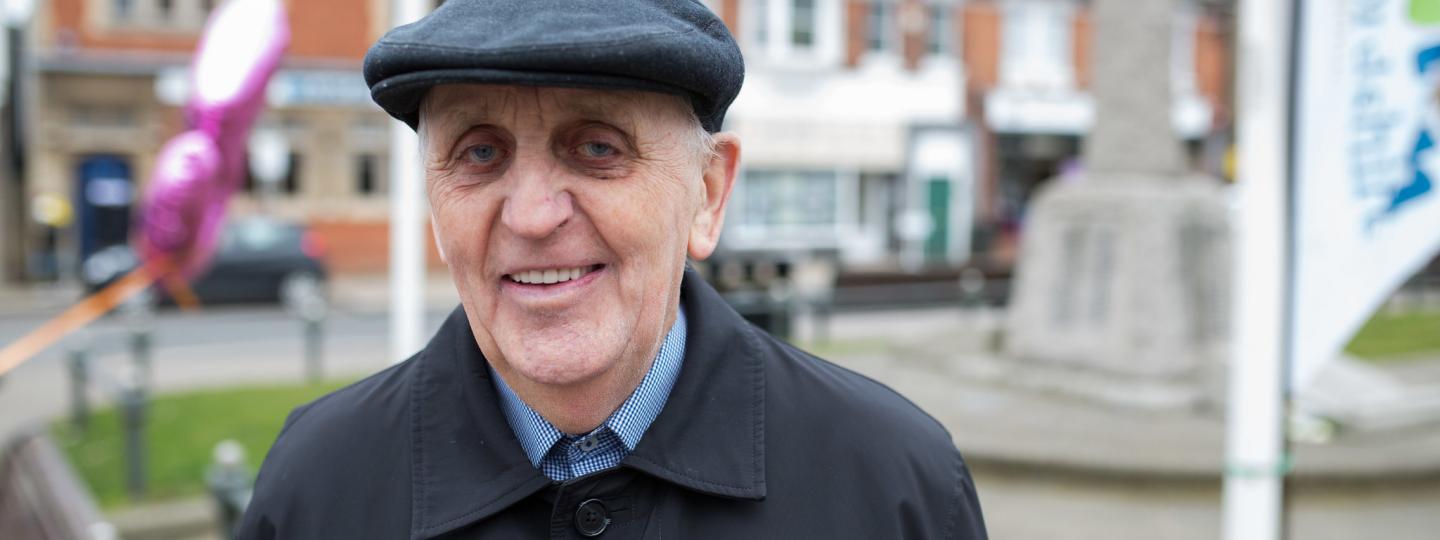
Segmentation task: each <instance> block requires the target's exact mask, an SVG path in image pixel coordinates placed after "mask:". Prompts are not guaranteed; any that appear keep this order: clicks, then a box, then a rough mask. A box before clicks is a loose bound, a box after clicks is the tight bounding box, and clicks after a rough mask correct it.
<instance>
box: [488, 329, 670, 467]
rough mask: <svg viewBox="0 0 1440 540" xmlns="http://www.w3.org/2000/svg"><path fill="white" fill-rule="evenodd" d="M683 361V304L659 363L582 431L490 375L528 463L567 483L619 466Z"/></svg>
mask: <svg viewBox="0 0 1440 540" xmlns="http://www.w3.org/2000/svg"><path fill="white" fill-rule="evenodd" d="M684 362H685V306H683V305H682V306H680V309H679V310H678V311H677V312H676V315H675V325H674V326H671V327H670V332H669V333H668V334H666V335H665V341H664V343H661V344H660V352H659V353H657V354H656V355H655V362H654V363H652V364H651V365H650V371H648V372H646V373H645V378H644V379H641V380H640V386H638V387H636V388H635V393H633V394H630V397H629V398H627V399H626V400H625V403H623V404H621V405H620V408H619V409H616V410H615V412H614V414H611V415H610V418H608V419H606V420H605V423H603V424H601V425H600V427H597V428H595V429H594V430H593V431H591V432H590V433H586V434H584V435H578V436H573V435H566V434H564V433H561V432H560V430H559V429H556V428H555V426H553V425H550V422H548V421H546V420H545V419H544V418H543V417H541V416H540V414H539V413H537V412H535V411H534V409H531V408H530V406H529V405H526V404H525V402H524V401H521V400H520V396H518V395H516V394H515V391H514V390H511V389H510V385H508V384H505V380H504V379H501V378H500V374H498V373H495V370H494V369H491V370H490V374H491V375H493V380H494V381H495V390H496V391H497V392H499V394H500V409H501V410H502V411H503V412H504V413H505V420H506V421H507V422H509V423H510V430H511V431H514V432H515V438H517V439H519V440H520V446H521V447H522V448H524V450H525V455H526V456H527V457H529V458H530V463H532V464H534V465H535V467H536V468H538V469H540V472H542V473H544V474H545V476H547V477H549V478H550V479H551V480H554V481H556V482H564V481H566V480H569V479H571V478H575V477H579V476H584V475H587V474H590V473H593V472H597V471H603V470H605V469H609V468H611V467H614V466H616V465H619V464H620V460H621V459H624V458H625V456H626V455H628V454H630V452H631V451H633V450H635V445H637V444H639V443H640V437H642V436H644V435H645V430H646V429H649V427H650V423H651V422H653V421H655V417H656V416H659V415H660V409H663V408H665V401H666V400H667V399H669V398H670V389H671V388H673V387H674V386H675V378H676V377H678V376H679V375H680V365H681V364H683V363H684Z"/></svg>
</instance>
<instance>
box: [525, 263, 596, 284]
mask: <svg viewBox="0 0 1440 540" xmlns="http://www.w3.org/2000/svg"><path fill="white" fill-rule="evenodd" d="M589 270H590V268H589V267H581V268H551V269H549V270H526V271H524V272H516V273H514V274H510V275H508V276H506V277H508V278H510V281H514V282H516V283H525V284H528V285H553V284H556V283H564V282H566V281H570V280H572V279H579V278H580V276H583V275H585V274H586V273H587V272H588V271H589Z"/></svg>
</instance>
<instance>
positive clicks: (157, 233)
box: [135, 0, 290, 278]
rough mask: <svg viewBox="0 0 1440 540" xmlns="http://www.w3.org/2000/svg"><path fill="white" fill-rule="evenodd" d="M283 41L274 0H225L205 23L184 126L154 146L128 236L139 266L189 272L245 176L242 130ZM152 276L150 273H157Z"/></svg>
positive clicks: (261, 98)
mask: <svg viewBox="0 0 1440 540" xmlns="http://www.w3.org/2000/svg"><path fill="white" fill-rule="evenodd" d="M289 43H290V27H289V24H288V22H287V19H286V16H285V8H284V6H283V5H282V4H281V1H280V0H229V1H228V2H226V3H224V4H223V5H221V6H220V7H219V8H218V9H216V11H215V13H214V14H213V15H212V16H211V17H210V21H209V23H208V24H207V25H206V28H205V33H204V35H203V36H202V37H201V40H200V45H199V47H198V50H197V51H196V54H195V63H194V65H193V66H192V68H191V71H190V73H191V82H190V89H191V96H190V101H189V103H188V104H187V106H186V117H187V119H188V121H189V123H190V130H189V131H186V132H184V133H181V134H179V135H176V136H175V137H174V138H172V139H170V141H169V142H167V143H166V144H165V146H164V147H163V148H161V150H160V155H159V158H158V162H157V164H156V167H155V172H154V175H153V176H152V177H151V179H150V185H149V187H148V188H147V193H146V198H145V205H144V207H143V210H142V214H141V218H140V231H139V234H138V235H137V237H136V239H135V240H136V243H137V244H138V246H137V248H138V249H137V251H138V252H139V253H140V254H141V258H142V259H143V260H144V262H145V264H146V266H148V267H150V268H152V269H153V268H165V269H174V270H176V271H179V272H180V273H181V275H182V276H184V277H187V278H189V277H194V276H195V275H196V274H197V273H199V272H200V271H201V270H203V269H204V268H205V266H206V265H207V264H208V263H209V261H210V257H211V255H212V254H213V253H214V251H215V244H216V242H217V240H218V238H219V233H220V226H221V224H222V223H223V222H224V220H225V208H226V204H227V203H228V202H229V200H230V197H231V195H233V194H234V193H235V190H236V189H238V188H239V187H240V185H241V183H242V182H243V181H244V178H245V147H246V144H247V142H248V141H249V136H250V129H251V128H252V127H253V126H254V124H255V118H256V117H257V116H259V114H260V111H261V109H262V108H263V107H264V106H265V88H266V86H267V85H268V84H269V82H270V77H271V76H272V75H274V73H275V71H276V69H277V68H278V67H279V66H280V60H281V56H282V55H283V53H284V51H285V47H286V46H287V45H289ZM157 277H158V276H157Z"/></svg>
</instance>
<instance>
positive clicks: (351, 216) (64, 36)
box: [27, 0, 389, 271]
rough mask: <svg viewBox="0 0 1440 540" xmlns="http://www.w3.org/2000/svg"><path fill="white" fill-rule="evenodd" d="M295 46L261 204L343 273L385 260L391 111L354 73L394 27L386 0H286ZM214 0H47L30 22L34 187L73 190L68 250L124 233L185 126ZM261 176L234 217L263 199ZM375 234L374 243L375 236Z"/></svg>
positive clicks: (274, 110)
mask: <svg viewBox="0 0 1440 540" xmlns="http://www.w3.org/2000/svg"><path fill="white" fill-rule="evenodd" d="M286 4H287V10H288V13H289V15H290V24H291V27H292V40H291V45H290V49H289V51H288V56H287V58H286V59H285V61H284V63H283V65H282V68H281V70H280V72H279V73H277V75H276V77H275V79H274V81H273V82H272V84H271V86H270V89H269V96H268V98H269V105H270V107H269V109H268V110H267V111H266V112H265V114H264V115H263V116H262V117H261V119H260V121H259V123H258V124H257V129H266V130H274V131H278V132H280V133H282V134H283V135H284V137H285V139H286V140H287V141H288V143H289V145H290V147H291V158H292V159H291V168H290V171H289V173H288V174H287V175H286V177H285V179H284V181H283V182H282V185H281V189H280V196H279V197H278V200H276V201H273V204H270V205H267V206H268V207H267V208H266V211H268V212H271V213H273V214H277V215H279V216H280V217H283V218H286V219H292V220H299V221H306V222H309V223H310V224H311V225H312V227H314V229H315V230H316V232H317V233H319V234H320V235H321V236H322V237H324V238H325V239H326V240H327V241H328V242H327V243H328V244H329V245H330V246H331V249H330V250H329V251H330V258H331V259H332V260H331V263H332V266H333V267H335V269H336V270H339V271H381V270H383V269H384V266H385V260H386V259H385V246H384V239H385V238H387V237H386V235H385V234H384V232H385V228H386V222H385V218H386V215H387V212H388V206H387V204H386V200H385V192H386V189H387V186H386V177H387V171H388V165H387V163H386V153H387V149H388V131H387V122H388V117H387V116H386V115H385V114H384V113H383V112H381V111H380V110H379V108H377V107H375V106H374V105H373V104H372V103H371V102H370V99H369V94H368V91H367V90H366V88H365V85H364V81H363V79H362V78H361V76H360V71H359V69H360V62H361V59H362V58H363V57H364V54H365V51H366V49H367V48H368V47H369V45H370V44H371V43H372V42H374V40H375V39H376V38H378V37H379V35H380V34H381V33H383V32H384V31H385V30H386V29H387V28H388V13H389V2H388V1H387V0H304V1H300V0H289V1H287V2H286ZM215 5H217V1H216V0H52V1H50V2H45V3H42V4H41V5H40V6H38V9H37V11H36V13H35V21H34V23H33V28H32V38H33V44H32V47H33V50H34V57H35V58H34V65H35V70H36V73H35V75H34V84H35V85H36V86H37V91H36V92H35V95H36V96H37V98H36V100H35V106H34V107H33V108H32V109H33V111H32V112H33V114H34V120H35V121H34V122H33V123H32V125H33V126H35V129H34V130H33V133H32V134H31V136H32V139H33V141H32V144H31V145H30V150H29V154H30V156H29V157H30V159H29V163H30V172H29V176H30V181H29V182H28V186H27V190H28V191H29V192H30V195H32V196H33V195H35V194H39V193H55V194H60V195H62V196H65V197H67V198H69V199H70V200H73V201H75V206H76V213H77V218H78V219H77V222H76V225H75V227H74V230H73V234H71V235H68V241H67V242H66V244H68V245H66V246H65V249H66V250H67V251H71V252H81V253H89V252H93V251H95V250H96V249H98V248H99V247H103V246H104V245H109V244H114V243H119V242H124V241H125V240H126V237H127V235H128V227H127V224H128V223H129V220H130V213H131V212H132V205H133V203H134V202H135V198H136V196H137V195H138V193H139V192H140V190H141V189H143V187H144V184H145V182H146V181H147V180H148V178H149V177H150V174H151V171H152V170H153V168H154V161H155V155H156V153H157V152H158V150H159V148H160V146H161V145H162V144H164V142H165V141H166V140H167V139H168V138H169V137H171V136H173V135H174V134H176V133H178V132H179V131H181V130H182V129H184V127H185V126H184V122H185V119H184V117H183V114H182V111H181V106H182V104H183V103H184V101H185V99H186V96H187V92H188V88H187V85H188V83H187V81H188V79H187V75H186V73H187V70H188V65H189V63H190V59H191V55H192V54H193V52H194V50H195V45H196V42H197V39H198V37H199V35H200V32H201V30H202V28H203V25H204V22H205V20H206V17H207V16H208V14H209V12H210V11H211V10H212V9H213V8H214V7H215ZM259 207H260V205H259V204H258V201H257V198H256V191H255V189H254V186H253V182H249V183H247V192H245V193H241V194H239V196H238V197H237V200H236V201H235V202H234V204H233V205H232V215H246V214H252V213H256V212H258V211H260V208H259ZM377 240H378V241H377Z"/></svg>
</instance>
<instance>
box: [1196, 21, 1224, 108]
mask: <svg viewBox="0 0 1440 540" xmlns="http://www.w3.org/2000/svg"><path fill="white" fill-rule="evenodd" d="M1228 49H1229V46H1228V45H1227V44H1226V42H1225V34H1224V29H1223V28H1221V26H1220V22H1219V21H1216V20H1215V19H1214V18H1211V17H1201V18H1200V19H1199V21H1197V24H1196V25H1195V82H1196V86H1198V87H1199V90H1200V94H1201V95H1203V96H1205V98H1206V99H1208V100H1209V101H1210V104H1211V105H1212V106H1214V107H1215V110H1216V112H1217V113H1218V116H1227V117H1228V116H1229V114H1230V91H1229V88H1230V70H1229V68H1228V66H1227V63H1228V62H1229V57H1230V51H1229V50H1228Z"/></svg>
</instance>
